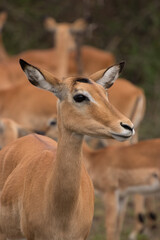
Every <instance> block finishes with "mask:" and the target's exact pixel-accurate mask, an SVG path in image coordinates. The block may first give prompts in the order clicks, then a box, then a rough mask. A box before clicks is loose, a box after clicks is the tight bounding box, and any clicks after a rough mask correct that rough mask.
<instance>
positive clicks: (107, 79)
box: [90, 62, 125, 89]
mask: <svg viewBox="0 0 160 240" xmlns="http://www.w3.org/2000/svg"><path fill="white" fill-rule="evenodd" d="M124 64H125V62H121V63H119V64H116V65H114V66H111V67H109V68H108V69H107V70H106V69H103V70H100V71H98V72H96V73H94V74H92V75H91V76H90V79H92V80H93V81H95V82H96V83H98V84H100V85H102V86H103V87H104V88H105V89H106V88H110V87H111V86H112V85H113V83H114V82H115V80H116V79H117V78H118V77H119V73H121V71H122V69H123V67H124Z"/></svg>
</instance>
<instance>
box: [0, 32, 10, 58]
mask: <svg viewBox="0 0 160 240" xmlns="http://www.w3.org/2000/svg"><path fill="white" fill-rule="evenodd" d="M7 57H8V56H7V53H6V50H5V48H4V45H3V40H2V34H0V61H3V60H6V59H7Z"/></svg>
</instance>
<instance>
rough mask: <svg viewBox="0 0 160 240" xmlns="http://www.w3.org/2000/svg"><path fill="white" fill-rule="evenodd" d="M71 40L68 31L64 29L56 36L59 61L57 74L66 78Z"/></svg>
mask: <svg viewBox="0 0 160 240" xmlns="http://www.w3.org/2000/svg"><path fill="white" fill-rule="evenodd" d="M68 44H69V40H68V32H66V31H64V32H63V31H62V32H60V33H59V34H57V36H56V61H57V76H58V77H59V78H64V77H66V76H67V73H68V58H69V46H68Z"/></svg>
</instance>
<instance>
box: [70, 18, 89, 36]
mask: <svg viewBox="0 0 160 240" xmlns="http://www.w3.org/2000/svg"><path fill="white" fill-rule="evenodd" d="M87 26H88V24H87V22H86V21H85V20H84V19H83V18H79V19H77V20H76V21H75V22H74V23H72V24H71V32H73V33H83V32H84V31H85V30H86V28H87Z"/></svg>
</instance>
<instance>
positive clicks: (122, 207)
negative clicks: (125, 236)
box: [117, 197, 128, 239]
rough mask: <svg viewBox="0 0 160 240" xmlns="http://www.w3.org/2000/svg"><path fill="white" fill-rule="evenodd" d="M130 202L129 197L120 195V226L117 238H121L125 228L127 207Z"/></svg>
mask: <svg viewBox="0 0 160 240" xmlns="http://www.w3.org/2000/svg"><path fill="white" fill-rule="evenodd" d="M127 203H128V197H119V214H118V226H117V239H119V238H120V235H121V231H122V228H123V223H124V218H125V214H126V208H127Z"/></svg>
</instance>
